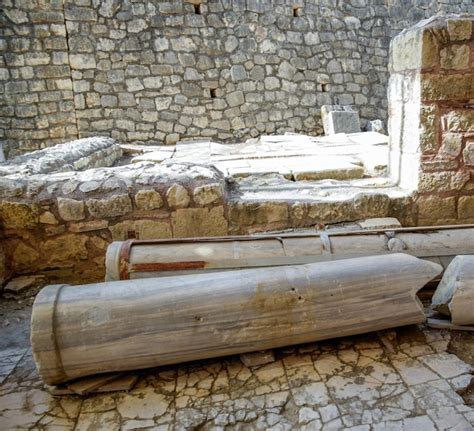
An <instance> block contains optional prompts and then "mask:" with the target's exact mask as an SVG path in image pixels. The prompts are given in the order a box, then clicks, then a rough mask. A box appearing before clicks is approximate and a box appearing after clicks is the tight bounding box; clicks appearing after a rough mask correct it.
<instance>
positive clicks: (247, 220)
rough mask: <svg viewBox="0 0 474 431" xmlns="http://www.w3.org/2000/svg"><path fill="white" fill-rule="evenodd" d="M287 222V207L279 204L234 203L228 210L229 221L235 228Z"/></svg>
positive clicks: (284, 204)
mask: <svg viewBox="0 0 474 431" xmlns="http://www.w3.org/2000/svg"><path fill="white" fill-rule="evenodd" d="M287 220H288V205H287V204H286V203H284V202H283V203H279V202H263V203H236V204H234V205H232V206H231V207H230V209H229V221H230V223H231V224H233V225H236V226H251V225H259V224H271V223H282V222H286V221H287Z"/></svg>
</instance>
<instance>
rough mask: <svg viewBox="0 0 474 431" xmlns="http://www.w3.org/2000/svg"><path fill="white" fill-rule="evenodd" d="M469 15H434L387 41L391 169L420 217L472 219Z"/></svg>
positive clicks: (473, 84) (473, 99) (472, 36)
mask: <svg viewBox="0 0 474 431" xmlns="http://www.w3.org/2000/svg"><path fill="white" fill-rule="evenodd" d="M473 29H474V19H473V17H472V16H471V17H469V18H467V17H466V18H465V19H458V18H454V17H449V16H448V17H447V18H435V19H432V20H429V21H428V22H424V23H420V24H419V25H417V26H414V27H412V28H410V29H409V30H407V31H405V32H403V33H401V34H400V35H399V36H397V37H396V38H395V39H394V41H393V44H392V59H391V70H392V75H391V77H390V91H389V109H390V124H389V133H390V147H391V161H390V171H391V176H392V177H393V178H394V179H396V180H398V182H399V184H400V185H402V186H403V187H404V188H405V189H406V190H408V191H413V192H415V193H416V194H417V200H416V202H417V209H418V215H417V220H418V224H420V225H423V224H428V223H430V224H449V223H463V222H464V223H473V222H474V196H473V190H474V178H473V173H474V74H473V70H474V33H473Z"/></svg>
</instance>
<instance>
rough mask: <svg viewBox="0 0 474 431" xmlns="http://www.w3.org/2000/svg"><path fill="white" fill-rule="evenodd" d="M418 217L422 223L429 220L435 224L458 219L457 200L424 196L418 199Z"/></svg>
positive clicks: (452, 197)
mask: <svg viewBox="0 0 474 431" xmlns="http://www.w3.org/2000/svg"><path fill="white" fill-rule="evenodd" d="M417 203H418V217H419V220H420V222H422V221H426V220H429V221H431V222H433V223H434V224H442V223H443V222H447V221H451V220H454V219H456V198H455V197H454V196H451V197H443V198H441V197H439V196H422V197H420V198H418V201H417Z"/></svg>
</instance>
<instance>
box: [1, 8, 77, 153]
mask: <svg viewBox="0 0 474 431" xmlns="http://www.w3.org/2000/svg"><path fill="white" fill-rule="evenodd" d="M77 137H78V131H77V123H76V113H75V106H74V97H73V93H72V78H71V69H70V67H69V54H68V41H67V36H66V25H65V22H64V12H63V2H62V1H61V0H51V1H47V2H46V1H15V2H14V1H10V0H4V1H2V3H1V7H0V142H3V143H4V144H6V145H5V147H6V148H5V150H6V152H7V153H8V152H11V153H13V154H14V153H16V152H17V151H18V150H19V149H21V151H22V152H25V151H33V150H37V149H39V148H44V147H46V146H51V145H55V144H58V143H60V142H65V141H68V140H71V139H74V138H77Z"/></svg>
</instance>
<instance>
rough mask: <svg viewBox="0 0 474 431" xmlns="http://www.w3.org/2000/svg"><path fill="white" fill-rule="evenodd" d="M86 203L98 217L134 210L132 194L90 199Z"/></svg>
mask: <svg viewBox="0 0 474 431" xmlns="http://www.w3.org/2000/svg"><path fill="white" fill-rule="evenodd" d="M86 205H87V209H88V210H89V212H90V213H91V215H92V216H93V217H96V218H110V217H118V216H121V215H125V214H127V213H129V212H131V211H132V202H131V200H130V196H128V195H125V194H123V195H115V196H111V197H109V198H107V199H89V200H87V201H86Z"/></svg>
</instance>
